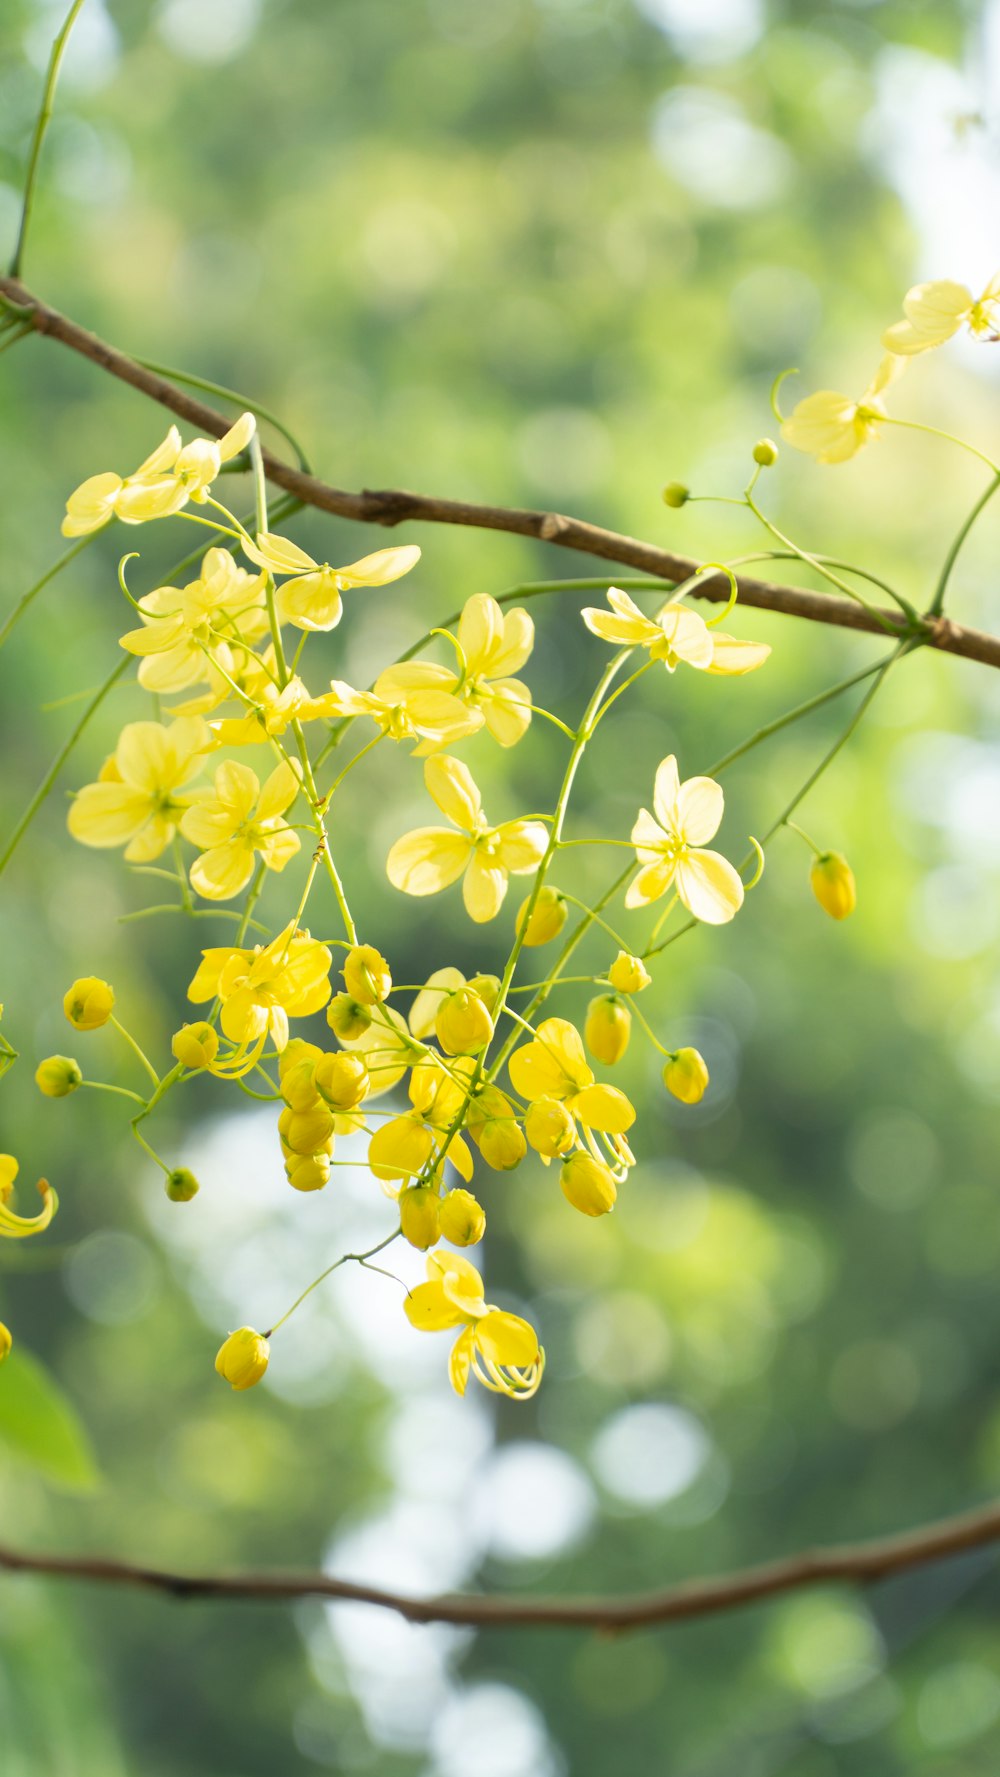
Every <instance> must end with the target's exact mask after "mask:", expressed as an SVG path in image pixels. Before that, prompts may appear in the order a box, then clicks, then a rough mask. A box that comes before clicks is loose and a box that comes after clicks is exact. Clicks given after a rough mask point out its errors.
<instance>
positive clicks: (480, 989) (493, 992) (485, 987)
mask: <svg viewBox="0 0 1000 1777" xmlns="http://www.w3.org/2000/svg"><path fill="white" fill-rule="evenodd" d="M465 985H466V987H468V988H471V990H472V992H473V993H478V995H479V997H480V999H481V1000H482V1002H483V1005H484V1006H485V1007H486V1010H487V1012H489V1013H490V1015H491V1017H495V1016H496V1009H497V1000H498V999H499V998H500V977H499V975H473V977H472V979H471V981H467V982H466V983H465Z"/></svg>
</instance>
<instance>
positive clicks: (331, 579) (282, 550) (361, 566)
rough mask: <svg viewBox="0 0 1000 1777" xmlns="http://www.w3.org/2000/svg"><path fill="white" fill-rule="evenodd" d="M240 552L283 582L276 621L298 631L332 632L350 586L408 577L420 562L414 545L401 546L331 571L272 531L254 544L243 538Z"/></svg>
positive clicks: (260, 537) (385, 584)
mask: <svg viewBox="0 0 1000 1777" xmlns="http://www.w3.org/2000/svg"><path fill="white" fill-rule="evenodd" d="M243 549H244V552H245V553H246V554H247V555H248V556H249V557H250V560H251V561H252V562H256V564H257V566H258V567H259V568H264V569H265V570H266V572H267V573H268V574H271V575H273V577H274V578H275V579H281V580H282V581H283V582H284V584H283V585H282V586H281V587H279V589H278V596H277V600H276V604H277V612H278V620H279V622H281V623H291V624H294V626H295V628H296V629H315V630H327V629H336V627H337V624H338V623H339V622H340V619H341V617H342V616H343V612H344V605H343V600H342V598H341V596H340V595H341V593H342V592H346V591H347V590H348V589H349V588H350V587H352V586H387V585H388V583H389V582H390V581H391V580H398V579H399V578H400V575H402V574H408V573H409V571H410V569H411V568H413V567H415V566H416V564H417V562H418V561H419V560H420V550H419V549H418V548H417V546H416V544H415V543H405V544H402V545H400V546H398V547H396V548H392V549H376V551H375V553H374V554H373V555H365V556H362V558H361V560H360V561H355V562H351V563H350V564H349V566H348V567H346V568H331V566H330V564H329V562H318V561H314V560H313V558H312V556H311V555H307V553H306V551H305V550H304V549H300V548H299V545H298V544H297V543H293V542H292V541H291V540H290V538H288V537H279V536H278V534H277V532H275V531H263V532H262V533H261V534H260V535H259V536H258V538H257V541H256V543H251V541H250V539H249V537H245V538H244V539H243Z"/></svg>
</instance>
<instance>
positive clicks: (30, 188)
mask: <svg viewBox="0 0 1000 1777" xmlns="http://www.w3.org/2000/svg"><path fill="white" fill-rule="evenodd" d="M82 5H83V0H73V4H72V5H71V7H70V9H69V11H68V13H67V14H66V17H65V19H64V20H63V23H62V26H61V27H60V29H59V31H58V32H57V34H56V37H55V39H54V41H53V44H52V51H51V54H50V56H49V65H48V68H47V70H46V74H45V88H44V91H43V93H42V103H41V108H40V110H39V113H38V116H37V118H36V120H35V129H34V133H33V135H32V138H31V149H30V152H29V154H28V171H27V174H26V176H25V181H24V202H23V203H22V205H21V222H20V226H19V227H18V231H17V241H16V242H15V245H14V257H13V259H12V260H11V262H10V275H11V277H12V278H19V277H20V275H21V265H22V263H23V260H24V249H25V246H26V244H27V239H28V229H29V228H30V227H31V213H32V210H33V209H34V206H35V188H36V185H37V183H38V163H39V161H40V159H41V154H42V145H43V143H44V141H45V132H46V130H47V129H48V127H49V123H50V121H51V118H52V106H53V102H54V100H55V96H56V84H57V82H58V79H59V70H60V68H61V67H62V59H63V56H64V55H65V53H66V45H67V43H68V42H69V37H70V32H71V31H72V29H73V26H74V25H75V24H76V20H77V15H78V14H79V11H80V8H81V6H82Z"/></svg>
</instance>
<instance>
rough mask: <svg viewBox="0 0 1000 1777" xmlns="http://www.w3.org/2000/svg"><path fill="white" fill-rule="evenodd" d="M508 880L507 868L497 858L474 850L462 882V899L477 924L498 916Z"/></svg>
mask: <svg viewBox="0 0 1000 1777" xmlns="http://www.w3.org/2000/svg"><path fill="white" fill-rule="evenodd" d="M529 868H530V866H529ZM508 880H509V878H508V875H507V872H506V870H505V869H504V867H503V865H502V864H501V863H498V862H497V860H496V859H495V858H488V857H485V856H484V855H483V853H482V852H479V851H474V852H473V854H472V857H471V858H470V859H469V867H468V869H467V870H466V872H465V880H464V882H463V884H462V899H463V901H464V902H465V911H466V912H467V914H468V915H469V918H470V919H474V920H475V922H476V924H477V925H485V923H486V921H487V920H489V919H495V918H496V916H497V914H498V913H499V911H500V909H501V907H502V906H503V902H504V896H505V895H506V893H507V884H508Z"/></svg>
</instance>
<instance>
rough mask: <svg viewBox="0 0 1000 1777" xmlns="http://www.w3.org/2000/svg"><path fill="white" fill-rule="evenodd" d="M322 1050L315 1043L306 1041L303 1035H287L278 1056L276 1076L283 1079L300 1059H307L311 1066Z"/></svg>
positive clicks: (314, 1064)
mask: <svg viewBox="0 0 1000 1777" xmlns="http://www.w3.org/2000/svg"><path fill="white" fill-rule="evenodd" d="M322 1053H323V1051H322V1049H321V1048H320V1047H319V1045H318V1044H316V1043H307V1042H306V1041H305V1039H304V1037H289V1039H288V1042H287V1043H286V1044H285V1047H284V1048H283V1049H282V1051H281V1054H280V1055H279V1056H278V1078H279V1080H283V1079H284V1078H285V1075H286V1074H288V1073H290V1072H291V1070H292V1068H293V1067H298V1065H299V1063H300V1062H302V1061H308V1062H309V1063H310V1064H311V1065H312V1066H313V1067H315V1066H316V1063H317V1061H318V1060H319V1058H320V1056H321V1055H322Z"/></svg>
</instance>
